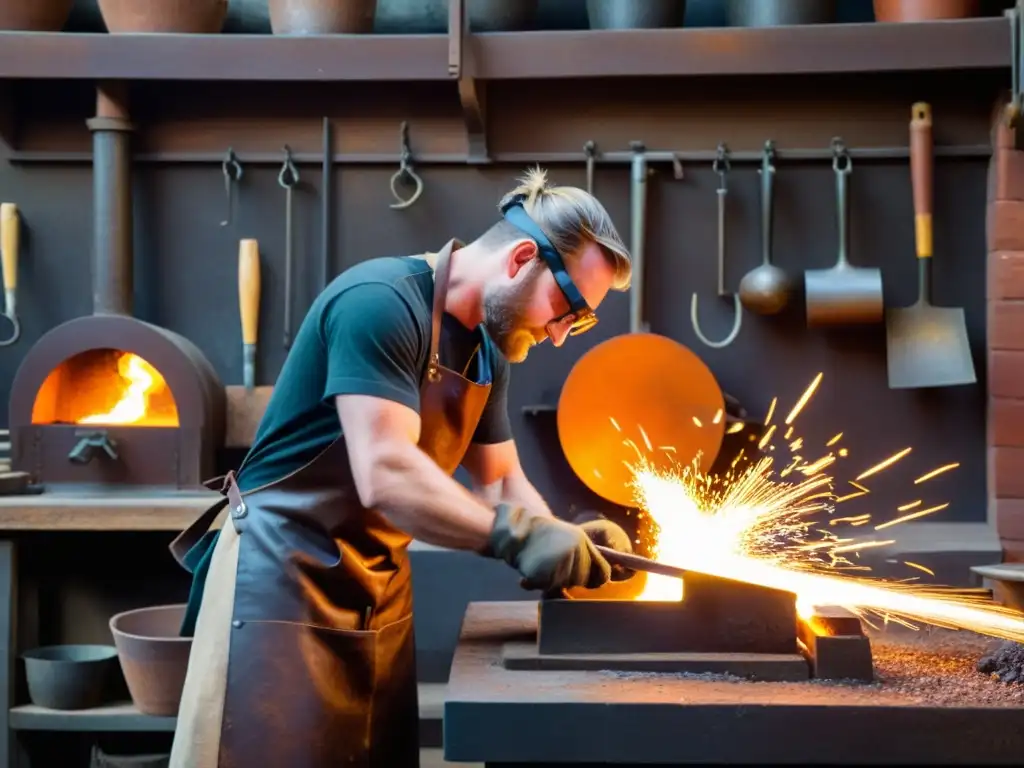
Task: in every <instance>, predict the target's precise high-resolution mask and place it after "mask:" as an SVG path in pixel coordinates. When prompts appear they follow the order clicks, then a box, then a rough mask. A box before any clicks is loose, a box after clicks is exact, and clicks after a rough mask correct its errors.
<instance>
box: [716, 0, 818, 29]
mask: <svg viewBox="0 0 1024 768" xmlns="http://www.w3.org/2000/svg"><path fill="white" fill-rule="evenodd" d="M727 11H728V16H729V24H730V25H731V26H734V27H782V26H789V25H794V24H796V25H800V24H831V23H832V22H834V21H835V20H836V4H835V0H729V2H728V5H727Z"/></svg>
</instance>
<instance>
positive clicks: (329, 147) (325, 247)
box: [320, 117, 334, 291]
mask: <svg viewBox="0 0 1024 768" xmlns="http://www.w3.org/2000/svg"><path fill="white" fill-rule="evenodd" d="M323 127H324V137H323V141H324V156H323V159H322V163H323V170H322V174H321V182H320V186H321V187H322V189H321V190H320V206H321V209H320V219H321V221H320V238H321V242H320V247H321V248H322V252H321V254H320V290H321V291H322V290H323V289H324V288H326V287H327V283H328V281H329V280H330V274H331V266H330V265H331V253H332V251H333V249H334V244H333V242H332V241H331V234H332V232H331V226H332V224H333V218H334V212H333V211H332V210H331V207H332V206H331V197H332V192H333V189H332V188H331V187H332V184H333V183H334V182H333V180H332V178H331V175H332V174H331V170H332V166H333V165H334V163H333V162H332V161H331V158H332V157H333V156H334V150H333V144H332V143H331V118H329V117H325V118H324V126H323Z"/></svg>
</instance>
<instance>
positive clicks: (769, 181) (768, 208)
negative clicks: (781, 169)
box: [740, 141, 793, 315]
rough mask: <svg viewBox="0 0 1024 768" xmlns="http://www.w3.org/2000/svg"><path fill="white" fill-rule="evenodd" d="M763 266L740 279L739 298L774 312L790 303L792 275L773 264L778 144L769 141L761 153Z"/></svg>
mask: <svg viewBox="0 0 1024 768" xmlns="http://www.w3.org/2000/svg"><path fill="white" fill-rule="evenodd" d="M760 174H761V265H760V266H758V267H756V268H755V269H752V270H750V272H748V273H747V274H746V275H744V276H743V279H742V280H741V281H740V301H741V302H743V306H744V307H746V308H747V309H749V310H750V311H751V312H756V313H757V314H759V315H774V314H776V313H778V312H781V311H782V310H783V308H784V307H785V306H786V305H787V304H788V303H789V299H790V296H791V294H792V292H793V284H792V281H790V279H789V276H788V275H787V274H786V273H785V272H783V271H782V270H781V269H779V268H778V267H776V266H775V265H774V264H772V263H771V258H772V186H773V184H774V181H775V144H774V142H772V141H766V142H765V145H764V151H763V152H762V153H761V170H760Z"/></svg>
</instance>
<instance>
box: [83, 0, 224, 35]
mask: <svg viewBox="0 0 1024 768" xmlns="http://www.w3.org/2000/svg"><path fill="white" fill-rule="evenodd" d="M99 7H100V13H101V14H103V22H104V23H105V24H106V25H107V29H108V30H109V31H110V32H112V33H114V34H133V33H165V34H186V35H202V34H216V33H218V32H220V31H221V28H222V27H223V26H224V18H225V17H226V16H227V13H228V2H227V0H146V2H143V3H140V2H138V0H99Z"/></svg>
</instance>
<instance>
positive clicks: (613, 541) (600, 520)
mask: <svg viewBox="0 0 1024 768" xmlns="http://www.w3.org/2000/svg"><path fill="white" fill-rule="evenodd" d="M573 523H574V524H576V525H578V526H579V527H580V528H582V529H583V531H584V532H585V533H586V534H587V536H588V537H589V538H590V540H591V541H592V542H594V544H596V545H597V546H599V547H607V548H608V549H614V550H615V551H616V552H625V553H626V554H627V555H631V554H633V542H632V541H630V539H629V534H628V533H626V531H625V530H623V528H622V526H620V525H616V524H615V523H613V522H612V521H611V520H609V519H608V518H606V517H605V516H604V515H602V514H600V513H598V512H582V513H580V514H579V515H577V516H576V517H575V518H573ZM611 568H612V571H611V580H612V581H626V580H627V579H631V578H633V575H634V574H635V573H636V571H634V570H632V569H631V568H626V567H625V566H622V565H613V566H612V567H611Z"/></svg>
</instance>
